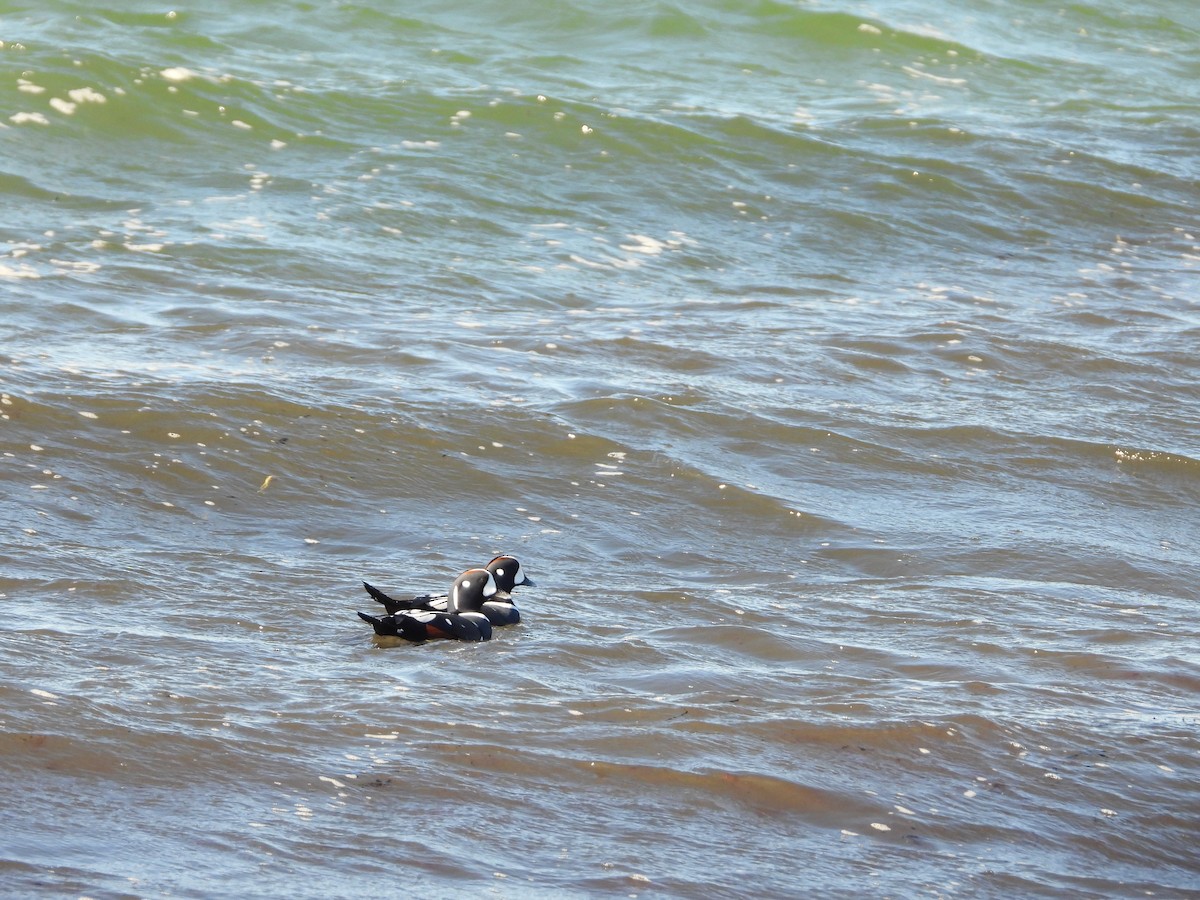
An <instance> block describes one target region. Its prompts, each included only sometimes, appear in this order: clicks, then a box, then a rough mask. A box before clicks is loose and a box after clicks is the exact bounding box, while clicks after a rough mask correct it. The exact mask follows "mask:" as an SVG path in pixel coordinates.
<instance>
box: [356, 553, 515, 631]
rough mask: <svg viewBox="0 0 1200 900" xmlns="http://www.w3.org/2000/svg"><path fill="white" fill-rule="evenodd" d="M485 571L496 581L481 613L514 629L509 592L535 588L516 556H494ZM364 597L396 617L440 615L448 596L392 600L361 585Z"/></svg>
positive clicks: (499, 623)
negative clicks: (420, 612)
mask: <svg viewBox="0 0 1200 900" xmlns="http://www.w3.org/2000/svg"><path fill="white" fill-rule="evenodd" d="M484 568H486V569H487V570H488V571H489V572H491V573H492V577H493V578H494V579H495V580H496V593H495V594H494V595H493V596H492V597H490V598H488V600H487V601H486V602H485V603H484V604H483V609H482V612H483V614H484V615H485V616H487V617H488V621H489V622H491V623H492V624H493V625H516V624H517V623H518V622H520V621H521V613H520V611H519V610H518V609H517V607H516V605H515V604H514V603H513V598H512V591H513V588H515V587H518V586H528V587H534V583H533V579H531V578H529V577H528V576H527V575H526V574H525V573H524V571H523V570H522V569H521V563H520V562H519V561H518V560H517V558H516V557H515V556H508V555H503V556H497V557H496V558H495V559H493V560H492V561H491V562H489V563H488V564H487V565H486V566H485V567H484ZM363 587H364V588H366V590H367V593H368V594H370V595H371V596H372V597H373V598H375V600H377V601H378V602H380V603H382V604H383V606H384V609H386V610H387V611H388V614H389V615H391V614H395V613H397V612H399V611H400V610H403V609H423V610H433V611H437V612H442V611H444V610H446V608H447V606H448V604H449V602H450V597H449V595H442V596H430V595H428V594H426V595H424V596H421V597H413V598H412V599H411V600H393V599H392V598H391V597H389V596H388V595H387V594H385V593H384V592H383V591H381V590H379V588H377V587H373V586H372V585H370V584H367V582H365V581H364V582H363Z"/></svg>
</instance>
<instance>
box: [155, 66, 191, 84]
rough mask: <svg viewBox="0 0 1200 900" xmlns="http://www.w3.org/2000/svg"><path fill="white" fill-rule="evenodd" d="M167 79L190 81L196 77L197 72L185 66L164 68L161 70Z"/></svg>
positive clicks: (161, 73)
mask: <svg viewBox="0 0 1200 900" xmlns="http://www.w3.org/2000/svg"><path fill="white" fill-rule="evenodd" d="M158 74H160V75H161V76H162V77H163V78H165V79H167V81H190V80H191V79H193V78H195V77H196V73H195V72H193V71H192V70H191V69H188V68H185V67H184V66H174V67H172V68H170V69H163V70H162V71H161V72H159V73H158Z"/></svg>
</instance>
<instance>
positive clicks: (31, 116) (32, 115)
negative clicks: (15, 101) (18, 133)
mask: <svg viewBox="0 0 1200 900" xmlns="http://www.w3.org/2000/svg"><path fill="white" fill-rule="evenodd" d="M8 121H10V122H12V123H13V124H14V125H24V124H25V123H26V122H31V123H33V124H34V125H49V124H50V120H49V119H47V118H46V117H45V116H44V115H42V114H41V113H40V112H19V113H13V114H12V115H11V116H9V117H8Z"/></svg>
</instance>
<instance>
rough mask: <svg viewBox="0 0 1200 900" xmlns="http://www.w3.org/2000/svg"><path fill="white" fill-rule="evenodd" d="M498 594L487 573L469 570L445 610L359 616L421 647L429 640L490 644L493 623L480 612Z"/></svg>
mask: <svg viewBox="0 0 1200 900" xmlns="http://www.w3.org/2000/svg"><path fill="white" fill-rule="evenodd" d="M495 594H496V579H495V578H494V577H493V576H492V573H491V572H489V571H488V570H487V569H468V570H467V571H465V572H463V573H462V574H461V575H459V576H458V577H457V578H455V579H454V584H452V585H451V586H450V593H449V594H447V595H446V606H445V609H428V608H421V607H413V608H407V609H397V610H396V611H395V612H389V614H388V615H386V616H371V615H368V614H367V613H364V612H360V613H359V614H358V617H359V618H360V619H362V620H363V621H364V622H367V623H369V624H370V625H371V627H372V628H374V629H375V633H376V634H378V635H383V636H385V637H400V638H404V640H406V641H412V642H414V643H420V642H422V641H430V640H438V639H444V640H452V641H487V640H491V637H492V623H491V622H490V621H489V620H488V617H487V616H486V615H485V614H484V613H483V612H481V609H482V607H483V606H484V604H485V603H486V602H487V601H488V599H489V598H490V597H493V596H495Z"/></svg>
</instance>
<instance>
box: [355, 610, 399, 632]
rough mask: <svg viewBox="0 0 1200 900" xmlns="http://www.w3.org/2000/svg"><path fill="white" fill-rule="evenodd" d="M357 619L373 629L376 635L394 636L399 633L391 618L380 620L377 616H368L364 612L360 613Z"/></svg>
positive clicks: (394, 621)
mask: <svg viewBox="0 0 1200 900" xmlns="http://www.w3.org/2000/svg"><path fill="white" fill-rule="evenodd" d="M358 617H359V618H360V619H362V620H363V621H364V622H366V623H367V624H369V625H370V626H371V627H372V628H374V629H375V633H376V634H382V635H385V636H394V635H398V634H399V633H400V632H399V631H398V630H397V628H396V620H395V619H393V618H392V617H391V616H387V617H386V618H381V617H379V616H370V615H367V614H366V613H365V612H360V613H359V614H358Z"/></svg>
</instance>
